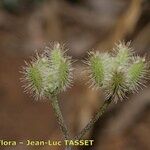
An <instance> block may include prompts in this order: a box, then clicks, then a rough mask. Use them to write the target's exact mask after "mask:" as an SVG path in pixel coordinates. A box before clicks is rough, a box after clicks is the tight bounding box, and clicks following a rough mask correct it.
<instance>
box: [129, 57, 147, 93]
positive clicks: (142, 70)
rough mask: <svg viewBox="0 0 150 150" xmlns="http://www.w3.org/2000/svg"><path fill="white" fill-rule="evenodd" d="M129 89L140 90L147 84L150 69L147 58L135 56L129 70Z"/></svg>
mask: <svg viewBox="0 0 150 150" xmlns="http://www.w3.org/2000/svg"><path fill="white" fill-rule="evenodd" d="M127 74H128V83H129V89H130V90H131V91H133V92H135V91H138V89H139V88H141V87H142V86H144V85H145V82H146V80H145V79H146V78H147V77H148V74H149V70H148V64H147V63H146V62H145V58H141V57H138V56H137V57H134V58H133V63H132V64H131V65H130V67H129V68H128V71H127Z"/></svg>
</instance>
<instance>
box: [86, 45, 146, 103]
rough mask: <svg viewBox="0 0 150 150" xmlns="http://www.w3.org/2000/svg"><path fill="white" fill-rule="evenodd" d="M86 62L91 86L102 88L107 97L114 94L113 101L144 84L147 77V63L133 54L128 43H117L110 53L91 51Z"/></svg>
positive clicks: (135, 90)
mask: <svg viewBox="0 0 150 150" xmlns="http://www.w3.org/2000/svg"><path fill="white" fill-rule="evenodd" d="M87 64H88V72H89V75H90V80H91V81H92V82H91V86H92V87H93V88H102V89H104V91H105V93H106V95H107V96H108V97H109V96H111V95H114V96H115V99H114V100H115V102H117V100H118V99H120V100H122V99H123V98H125V97H126V93H127V92H137V91H138V90H139V89H140V88H142V87H143V86H145V83H146V79H147V77H148V70H149V68H148V67H149V66H148V63H146V61H145V58H142V57H139V56H134V53H133V50H132V49H131V48H130V45H129V43H127V44H125V43H119V44H117V45H116V47H115V48H114V51H113V53H112V54H108V53H99V52H96V53H94V52H91V53H90V55H89V60H88V61H87Z"/></svg>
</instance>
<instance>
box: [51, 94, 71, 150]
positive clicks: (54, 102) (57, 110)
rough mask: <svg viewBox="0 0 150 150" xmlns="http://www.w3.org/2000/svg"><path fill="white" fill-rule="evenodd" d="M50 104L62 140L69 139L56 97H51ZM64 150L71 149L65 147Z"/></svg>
mask: <svg viewBox="0 0 150 150" xmlns="http://www.w3.org/2000/svg"><path fill="white" fill-rule="evenodd" d="M51 103H52V107H53V110H54V112H55V115H56V118H57V122H58V124H59V126H60V129H61V131H62V133H63V136H64V140H68V139H70V137H69V132H68V129H67V126H66V124H65V121H64V118H63V115H62V112H61V110H60V107H59V103H58V99H57V96H56V95H53V96H52V100H51ZM66 150H71V147H66Z"/></svg>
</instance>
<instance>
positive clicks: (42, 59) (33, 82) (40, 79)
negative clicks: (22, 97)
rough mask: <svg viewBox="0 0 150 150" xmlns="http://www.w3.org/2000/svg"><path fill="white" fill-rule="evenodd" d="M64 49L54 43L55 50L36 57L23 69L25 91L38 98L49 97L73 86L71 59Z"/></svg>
mask: <svg viewBox="0 0 150 150" xmlns="http://www.w3.org/2000/svg"><path fill="white" fill-rule="evenodd" d="M62 48H63V47H61V46H60V44H59V43H54V45H53V48H52V49H50V50H49V51H46V52H44V53H43V54H42V55H40V56H39V55H38V54H37V55H36V58H35V59H34V60H32V61H31V63H30V64H28V63H26V67H24V68H23V74H24V77H23V81H25V85H24V87H25V91H27V92H31V93H32V94H34V95H35V96H36V97H49V96H51V94H58V93H59V92H61V91H63V90H65V89H66V88H67V87H69V86H70V85H71V81H72V66H71V58H70V57H68V56H65V54H64V52H63V49H62Z"/></svg>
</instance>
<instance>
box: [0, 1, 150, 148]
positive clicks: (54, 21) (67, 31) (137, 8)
mask: <svg viewBox="0 0 150 150" xmlns="http://www.w3.org/2000/svg"><path fill="white" fill-rule="evenodd" d="M119 40H124V41H130V40H131V41H132V46H133V47H134V49H135V52H136V53H137V54H139V55H145V54H146V55H147V58H149V54H150V53H149V52H150V1H149V0H1V1H0V139H10V140H18V141H20V140H22V141H24V140H26V139H37V140H40V139H41V140H44V139H45V140H47V139H54V140H58V139H59V140H61V138H62V135H61V133H60V130H59V127H58V125H57V122H56V119H55V116H54V114H53V110H52V108H51V105H50V103H49V102H48V101H46V102H45V101H44V100H43V101H37V102H36V101H34V100H33V99H32V97H30V96H29V95H26V94H24V93H23V89H22V88H21V83H20V81H19V78H20V77H21V74H20V73H19V70H20V69H21V66H22V65H24V60H28V59H29V58H30V56H31V55H33V54H34V51H35V50H36V49H37V50H39V51H42V49H43V48H44V46H45V45H48V44H49V42H52V41H60V42H63V43H65V44H66V46H67V47H68V48H69V51H68V54H69V55H71V56H72V57H73V58H74V59H76V60H78V61H77V62H76V63H74V67H75V68H76V70H75V72H74V86H73V87H72V88H71V89H68V90H67V92H65V93H63V94H61V95H60V103H61V108H62V111H63V114H64V116H65V120H66V122H67V125H68V127H69V128H70V132H71V133H72V135H75V134H77V133H78V132H79V131H80V130H81V129H82V128H83V127H84V125H85V124H86V123H87V122H88V120H89V119H90V117H91V116H92V115H93V114H94V112H95V111H96V110H97V108H98V107H99V106H100V104H101V103H102V102H103V96H102V94H101V92H100V91H91V90H90V89H89V88H88V87H87V85H85V83H86V82H87V77H86V76H85V75H84V73H83V67H84V66H83V65H82V63H81V62H82V60H83V59H84V58H86V55H87V51H89V50H93V49H94V50H99V51H105V50H106V51H110V50H111V49H112V47H113V46H114V43H115V42H118V41H119ZM149 108H150V86H149V84H148V85H147V88H145V89H144V90H143V91H141V92H140V93H139V94H136V95H130V98H129V100H127V101H124V102H122V103H119V104H117V105H115V104H113V105H112V106H111V107H110V109H109V110H108V111H107V113H106V114H105V115H104V117H103V119H102V120H100V121H98V122H97V123H96V124H95V126H94V127H93V129H92V130H91V131H90V133H89V134H88V135H86V137H85V138H86V139H94V140H95V144H94V146H93V147H85V148H84V147H79V148H76V149H79V150H80V149H82V150H83V149H84V150H99V149H101V150H150V109H149ZM0 149H5V150H8V149H9V150H13V149H14V150H33V149H39V150H52V149H54V150H59V149H60V150H62V149H63V147H61V148H60V147H47V146H45V147H25V146H17V147H2V146H1V147H0Z"/></svg>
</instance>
